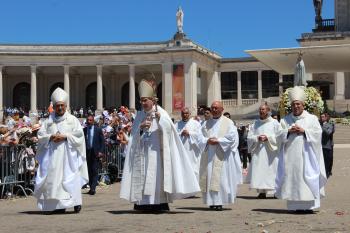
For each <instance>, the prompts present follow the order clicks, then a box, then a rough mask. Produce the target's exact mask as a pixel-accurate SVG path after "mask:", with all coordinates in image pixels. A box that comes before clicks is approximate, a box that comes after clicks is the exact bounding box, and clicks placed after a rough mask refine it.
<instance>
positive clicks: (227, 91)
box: [221, 72, 237, 99]
mask: <svg viewBox="0 0 350 233" xmlns="http://www.w3.org/2000/svg"><path fill="white" fill-rule="evenodd" d="M221 98H222V99H237V72H221Z"/></svg>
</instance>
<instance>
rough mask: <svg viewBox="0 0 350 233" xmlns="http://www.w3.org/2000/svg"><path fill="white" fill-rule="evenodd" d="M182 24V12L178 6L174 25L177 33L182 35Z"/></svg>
mask: <svg viewBox="0 0 350 233" xmlns="http://www.w3.org/2000/svg"><path fill="white" fill-rule="evenodd" d="M183 22H184V12H183V11H182V9H181V6H179V8H178V9H177V12H176V25H177V32H178V33H183Z"/></svg>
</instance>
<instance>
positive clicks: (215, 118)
mask: <svg viewBox="0 0 350 233" xmlns="http://www.w3.org/2000/svg"><path fill="white" fill-rule="evenodd" d="M220 117H221V116H219V117H213V118H212V119H213V120H219V119H220Z"/></svg>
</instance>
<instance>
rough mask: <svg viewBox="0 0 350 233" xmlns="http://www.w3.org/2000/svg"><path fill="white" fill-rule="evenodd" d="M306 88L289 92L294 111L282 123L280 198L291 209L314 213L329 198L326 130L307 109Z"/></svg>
mask: <svg viewBox="0 0 350 233" xmlns="http://www.w3.org/2000/svg"><path fill="white" fill-rule="evenodd" d="M304 89H305V87H303V86H295V87H293V88H292V89H291V90H290V91H289V101H290V103H291V107H292V112H291V113H290V114H289V115H287V116H286V117H284V118H283V119H282V120H281V126H282V133H281V135H280V137H281V140H282V147H281V149H280V155H279V161H278V169H277V178H276V196H277V197H278V198H280V199H283V200H287V208H288V210H292V211H296V212H300V213H313V210H314V209H316V208H319V207H320V198H321V197H323V196H324V195H325V191H324V186H325V184H326V181H327V178H326V172H325V167H324V161H323V156H322V144H321V136H322V128H321V126H320V124H319V122H318V118H317V116H315V115H312V114H310V113H308V112H307V111H306V110H304V106H305V103H304V102H305V100H306V95H305V90H304Z"/></svg>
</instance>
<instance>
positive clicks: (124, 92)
mask: <svg viewBox="0 0 350 233" xmlns="http://www.w3.org/2000/svg"><path fill="white" fill-rule="evenodd" d="M129 85H130V84H129V82H127V83H125V84H124V85H123V86H122V95H121V100H122V101H121V102H122V106H126V107H128V108H129V106H130V104H129ZM138 88H139V84H138V83H136V82H135V108H136V109H137V110H140V109H141V104H140V95H139V92H138Z"/></svg>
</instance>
